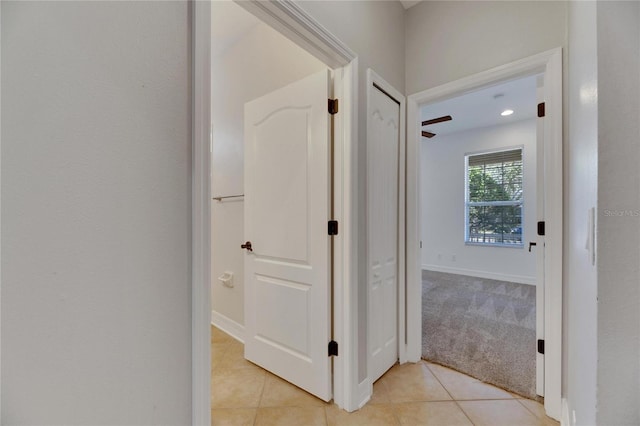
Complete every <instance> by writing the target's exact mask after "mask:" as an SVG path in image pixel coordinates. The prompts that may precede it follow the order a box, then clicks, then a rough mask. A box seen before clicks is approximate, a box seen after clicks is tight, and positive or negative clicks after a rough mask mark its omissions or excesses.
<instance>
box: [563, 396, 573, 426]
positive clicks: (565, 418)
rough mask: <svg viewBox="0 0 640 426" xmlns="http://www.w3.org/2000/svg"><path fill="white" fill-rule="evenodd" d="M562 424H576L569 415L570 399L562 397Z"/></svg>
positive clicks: (564, 425)
mask: <svg viewBox="0 0 640 426" xmlns="http://www.w3.org/2000/svg"><path fill="white" fill-rule="evenodd" d="M560 426H574V425H573V423H572V422H571V417H569V401H567V398H562V413H561V415H560Z"/></svg>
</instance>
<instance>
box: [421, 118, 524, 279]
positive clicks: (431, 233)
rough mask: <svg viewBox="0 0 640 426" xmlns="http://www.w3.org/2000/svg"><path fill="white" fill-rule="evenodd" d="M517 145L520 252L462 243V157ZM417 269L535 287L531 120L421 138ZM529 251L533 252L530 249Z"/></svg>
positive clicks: (512, 249)
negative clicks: (531, 243) (520, 152)
mask: <svg viewBox="0 0 640 426" xmlns="http://www.w3.org/2000/svg"><path fill="white" fill-rule="evenodd" d="M518 146H523V147H524V149H523V173H524V193H523V197H524V211H523V219H524V223H523V225H524V226H523V235H522V238H523V243H524V248H522V247H521V248H512V247H487V246H478V245H466V244H465V242H464V235H465V222H464V211H465V209H464V200H465V154H469V153H477V152H482V151H491V150H496V149H502V148H513V147H518ZM421 148H422V149H421V155H422V159H421V162H422V164H421V166H422V167H421V172H422V176H421V183H420V185H421V187H420V189H421V191H422V219H421V225H422V242H423V248H422V268H423V269H429V270H435V271H441V272H449V273H454V274H462V275H469V276H478V277H483V278H491V279H499V280H504V281H511V282H519V283H524V284H535V279H536V254H535V251H532V252H531V253H529V252H528V250H527V244H528V242H529V241H535V239H536V120H535V119H528V120H523V121H518V122H515V123H512V124H505V125H500V126H492V127H485V128H481V129H473V130H467V131H462V132H457V133H453V134H450V135H444V136H437V137H435V138H433V139H424V138H423V140H422V147H421ZM534 250H535V249H534Z"/></svg>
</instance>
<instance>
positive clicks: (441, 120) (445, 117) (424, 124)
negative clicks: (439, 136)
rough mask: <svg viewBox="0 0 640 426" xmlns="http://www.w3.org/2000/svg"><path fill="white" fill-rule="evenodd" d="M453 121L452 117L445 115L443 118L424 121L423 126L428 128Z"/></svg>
mask: <svg viewBox="0 0 640 426" xmlns="http://www.w3.org/2000/svg"><path fill="white" fill-rule="evenodd" d="M451 120H453V118H451V116H450V115H444V116H442V117H438V118H433V119H431V120H426V121H423V122H422V125H423V126H428V125H429V124H436V123H442V122H443V121H451Z"/></svg>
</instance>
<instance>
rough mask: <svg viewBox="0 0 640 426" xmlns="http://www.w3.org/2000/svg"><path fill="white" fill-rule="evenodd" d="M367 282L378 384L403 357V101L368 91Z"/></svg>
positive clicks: (370, 347) (373, 367)
mask: <svg viewBox="0 0 640 426" xmlns="http://www.w3.org/2000/svg"><path fill="white" fill-rule="evenodd" d="M367 90H368V93H369V100H368V103H369V105H368V108H367V110H368V117H367V120H368V132H367V219H368V220H367V228H368V229H367V241H368V243H367V275H368V277H367V284H368V316H369V321H368V345H367V346H368V351H369V357H368V358H369V368H368V370H369V377H370V379H371V380H372V381H376V380H377V379H378V378H380V376H382V375H383V374H384V373H385V372H386V371H387V370H388V369H389V368H391V367H392V366H393V364H395V362H396V361H397V359H398V268H399V265H398V242H399V238H398V227H399V221H398V220H399V218H398V198H399V197H398V194H399V191H398V187H399V183H400V182H399V178H398V177H399V160H400V125H401V123H400V116H401V114H400V103H399V101H398V100H396V99H395V98H393V97H391V95H389V94H388V93H387V92H386V91H383V90H381V88H380V87H379V86H378V85H375V84H373V83H372V85H371V86H370V87H368V89H367Z"/></svg>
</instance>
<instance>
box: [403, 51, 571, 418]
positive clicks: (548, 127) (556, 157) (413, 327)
mask: <svg viewBox="0 0 640 426" xmlns="http://www.w3.org/2000/svg"><path fill="white" fill-rule="evenodd" d="M538 73H544V99H545V107H546V108H545V109H546V117H545V123H544V159H545V175H546V182H547V185H546V189H547V191H546V193H545V217H544V220H545V221H546V236H545V241H546V245H545V277H544V278H545V295H544V311H545V314H544V325H545V327H544V329H545V372H544V376H545V392H544V393H545V400H544V407H545V410H546V412H547V415H549V416H550V417H553V418H555V419H559V418H560V413H561V397H562V396H561V377H562V374H561V372H562V229H563V224H562V187H563V185H562V49H561V48H556V49H553V50H549V51H546V52H543V53H540V54H537V55H534V56H531V57H528V58H525V59H521V60H518V61H515V62H512V63H509V64H506V65H502V66H500V67H497V68H493V69H490V70H487V71H484V72H481V73H479V74H475V75H472V76H469V77H465V78H462V79H460V80H457V81H454V82H451V83H446V84H443V85H441V86H438V87H435V88H433V89H428V90H425V91H422V92H419V93H415V94H413V95H411V96H409V97H408V99H407V108H408V112H407V119H408V121H407V122H408V123H411V124H409V125H408V126H407V159H408V161H407V254H406V255H407V282H408V285H407V302H408V303H407V335H408V341H407V360H408V361H413V362H417V361H418V360H419V359H420V357H421V342H422V319H421V316H422V299H421V294H422V293H421V285H422V279H421V261H420V260H421V259H420V238H421V234H420V217H421V215H420V213H421V212H420V140H421V136H420V126H419V125H418V124H419V123H420V120H421V117H420V106H422V105H424V104H428V103H433V102H436V101H439V100H443V99H446V98H451V97H453V96H459V95H462V94H465V93H468V92H471V91H475V90H478V89H481V88H483V87H487V86H491V85H493V84H496V83H499V82H501V81H506V80H511V79H514V78H518V77H524V76H526V75H533V74H538ZM532 350H535V348H532Z"/></svg>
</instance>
